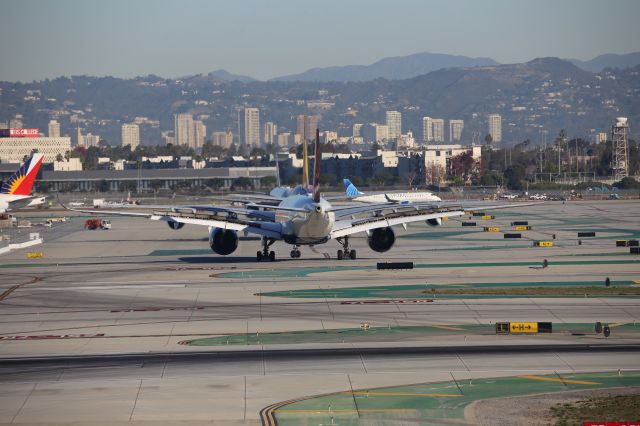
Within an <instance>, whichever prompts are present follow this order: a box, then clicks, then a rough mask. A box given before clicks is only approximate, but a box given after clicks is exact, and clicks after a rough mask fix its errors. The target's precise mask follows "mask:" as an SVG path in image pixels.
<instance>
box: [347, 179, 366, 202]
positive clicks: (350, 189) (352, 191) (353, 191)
mask: <svg viewBox="0 0 640 426" xmlns="http://www.w3.org/2000/svg"><path fill="white" fill-rule="evenodd" d="M342 183H343V184H344V189H345V192H346V193H347V197H349V198H353V197H357V196H360V195H364V192H360V191H358V188H356V186H355V185H354V184H353V183H351V181H350V180H349V179H342Z"/></svg>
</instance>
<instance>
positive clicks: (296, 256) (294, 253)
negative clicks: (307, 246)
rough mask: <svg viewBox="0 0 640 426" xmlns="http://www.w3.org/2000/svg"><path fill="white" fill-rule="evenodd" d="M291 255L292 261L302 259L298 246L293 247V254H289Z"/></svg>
mask: <svg viewBox="0 0 640 426" xmlns="http://www.w3.org/2000/svg"><path fill="white" fill-rule="evenodd" d="M289 254H290V255H291V258H292V259H296V258H299V257H300V250H299V249H298V246H293V250H291V253H289Z"/></svg>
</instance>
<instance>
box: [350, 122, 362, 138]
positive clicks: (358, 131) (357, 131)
mask: <svg viewBox="0 0 640 426" xmlns="http://www.w3.org/2000/svg"><path fill="white" fill-rule="evenodd" d="M351 136H353V137H354V138H358V137H360V136H362V124H361V123H356V124H354V125H353V133H352V134H351Z"/></svg>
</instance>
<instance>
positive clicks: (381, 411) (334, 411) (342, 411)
mask: <svg viewBox="0 0 640 426" xmlns="http://www.w3.org/2000/svg"><path fill="white" fill-rule="evenodd" d="M274 411H275V412H276V413H386V412H391V411H416V409H415V408H371V409H365V410H362V409H360V410H287V409H279V408H278V409H276V410H274Z"/></svg>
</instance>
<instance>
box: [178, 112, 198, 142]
mask: <svg viewBox="0 0 640 426" xmlns="http://www.w3.org/2000/svg"><path fill="white" fill-rule="evenodd" d="M173 135H174V138H175V144H176V145H186V146H194V145H195V141H194V128H193V116H191V114H176V115H175V124H174V132H173Z"/></svg>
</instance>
